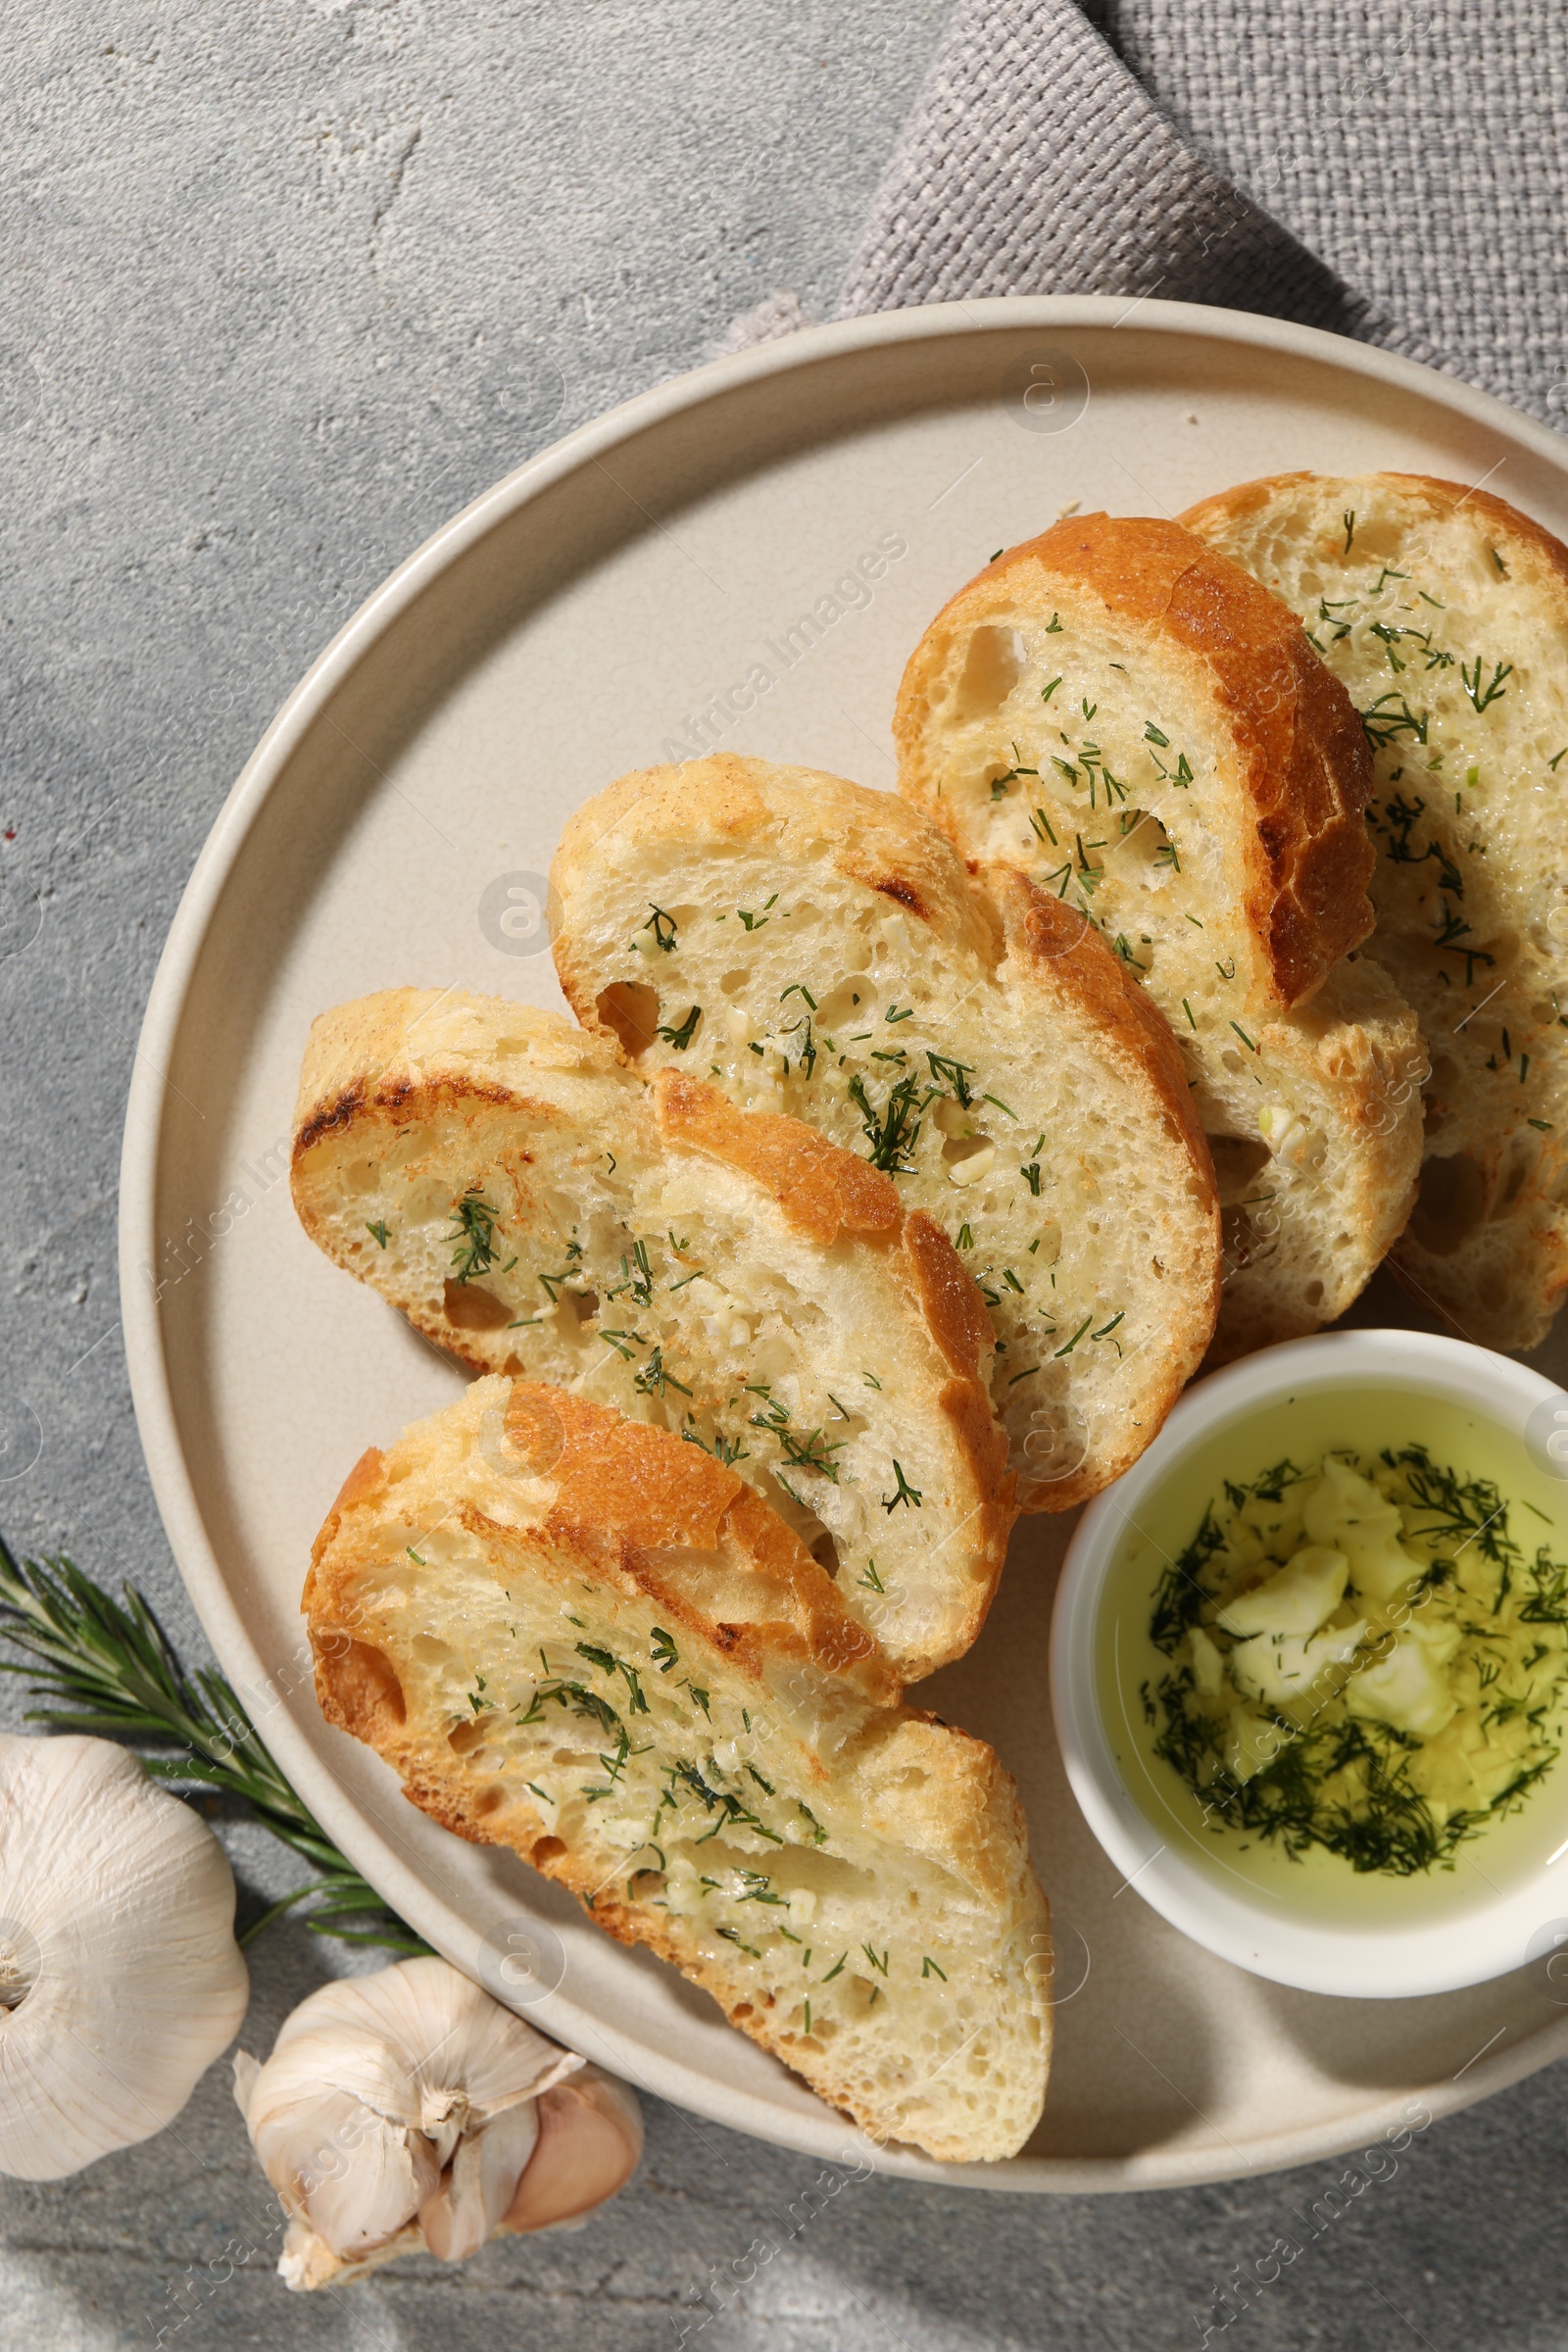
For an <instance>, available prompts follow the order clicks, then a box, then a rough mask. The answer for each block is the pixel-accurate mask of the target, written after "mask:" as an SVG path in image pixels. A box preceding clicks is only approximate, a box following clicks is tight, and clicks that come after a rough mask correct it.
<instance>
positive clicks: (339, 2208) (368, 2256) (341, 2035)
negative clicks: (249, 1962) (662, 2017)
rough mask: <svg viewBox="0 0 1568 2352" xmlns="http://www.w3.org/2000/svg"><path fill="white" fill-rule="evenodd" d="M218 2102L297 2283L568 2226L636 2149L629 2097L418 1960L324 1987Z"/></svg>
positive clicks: (459, 1981) (613, 2183)
mask: <svg viewBox="0 0 1568 2352" xmlns="http://www.w3.org/2000/svg"><path fill="white" fill-rule="evenodd" d="M234 2095H235V2097H236V2098H237V2099H238V2101H239V2105H240V2111H241V2113H242V2114H243V2115H244V2118H245V2125H246V2129H247V2130H248V2131H249V2132H250V2135H251V2142H252V2145H253V2146H254V2148H255V2150H256V2153H257V2155H258V2157H259V2158H260V2159H261V2163H262V2167H263V2170H264V2171H265V2172H266V2174H267V2177H268V2179H269V2180H270V2181H271V2183H272V2186H273V2187H274V2188H275V2189H276V2191H277V2193H278V2195H279V2197H280V2198H281V2199H282V2201H283V2204H284V2206H285V2208H286V2209H287V2212H288V2215H289V2227H288V2234H287V2236H286V2238H285V2240H284V2244H283V2251H282V2255H281V2258H280V2259H279V2262H278V2266H277V2267H278V2270H279V2273H280V2274H281V2276H282V2278H283V2279H284V2282H285V2283H286V2284H287V2285H289V2286H292V2287H299V2288H306V2287H316V2286H325V2285H328V2284H330V2283H333V2282H335V2281H340V2280H343V2279H345V2278H359V2277H363V2276H364V2274H365V2273H366V2272H367V2271H369V2270H372V2269H374V2268H375V2267H376V2266H377V2265H379V2264H381V2263H383V2262H390V2261H392V2260H393V2259H394V2258H395V2257H396V2256H398V2255H400V2254H412V2253H422V2252H426V2251H427V2252H429V2253H431V2254H436V2255H439V2256H440V2257H441V2258H442V2260H443V2261H447V2262H461V2261H463V2260H465V2259H466V2256H468V2255H469V2254H474V2253H477V2251H478V2249H479V2248H480V2246H482V2245H483V2244H484V2243H485V2240H486V2239H487V2238H489V2237H491V2236H493V2235H494V2234H495V2232H496V2231H497V2230H498V2229H504V2230H530V2229H549V2228H552V2227H555V2226H557V2225H560V2224H563V2223H569V2222H572V2221H575V2220H577V2219H578V2218H579V2217H581V2216H582V2215H584V2214H586V2213H587V2212H589V2210H590V2209H591V2208H592V2207H593V2206H595V2205H599V2204H602V2203H603V2202H604V2200H605V2199H606V2198H607V2197H612V2196H613V2195H614V2193H615V2191H616V2190H617V2189H618V2188H620V2187H621V2186H623V2184H624V2183H625V2182H626V2181H627V2180H629V2179H630V2178H631V2175H632V2173H633V2172H634V2171H635V2170H636V2167H637V2160H638V2157H639V2155H640V2154H641V2152H642V2119H641V2116H640V2115H639V2113H638V2109H637V2102H636V2100H635V2098H634V2097H633V2096H632V2094H631V2092H630V2091H629V2090H627V2089H625V2088H624V2086H623V2085H622V2084H620V2083H618V2082H613V2081H612V2079H611V2078H610V2077H609V2076H608V2075H603V2074H601V2073H600V2071H599V2069H598V2068H597V2067H593V2066H588V2065H586V2064H585V2063H584V2061H583V2060H582V2059H581V2058H578V2057H575V2056H574V2055H573V2054H572V2052H571V2051H569V2050H564V2049H561V2048H560V2047H559V2046H558V2045H557V2044H556V2043H555V2042H553V2041H547V2040H546V2039H545V2037H544V2035H543V2034H537V2033H535V2031H534V2029H533V2027H532V2026H530V2025H527V2024H525V2023H524V2021H523V2020H522V2019H521V2018H520V2017H517V2016H515V2015H514V2013H513V2012H512V2011H511V2010H510V2009H507V2008H504V2007H503V2006H502V2004H501V2003H500V2002H499V2001H496V2000H492V1998H491V1997H490V1995H489V1994H488V1993H487V1992H485V1991H483V1990H481V1988H480V1987H479V1986H478V1985H475V1984H473V1983H472V1982H471V1981H470V1980H469V1979H468V1978H467V1977H465V1976H464V1975H462V1974H461V1972H460V1971H459V1970H457V1969H455V1968H453V1967H451V1966H450V1965H449V1964H448V1963H447V1962H446V1961H445V1960H439V1959H435V1958H430V1959H421V1960H403V1961H399V1962H398V1963H397V1964H396V1966H394V1967H392V1968H385V1969H382V1970H380V1971H379V1972H378V1973H377V1974H376V1975H374V1976H371V1977H352V1978H347V1979H343V1980H340V1981H339V1982H338V1983H336V1984H332V1985H322V1986H321V1987H320V1988H319V1991H316V1992H313V1993H312V1994H311V1995H310V1997H309V1998H308V1999H307V2000H304V2001H302V2002H301V2003H300V2005H299V2007H298V2008H297V2009H296V2010H295V2011H294V2013H293V2015H292V2016H291V2017H289V2018H287V2019H286V2020H285V2021H284V2024H283V2027H282V2029H281V2031H280V2033H279V2034H278V2036H277V2040H276V2042H275V2043H274V2044H273V2048H272V2054H271V2056H270V2058H269V2059H268V2060H267V2062H266V2064H265V2065H259V2064H258V2063H257V2061H256V2060H255V2059H254V2058H250V2057H246V2056H245V2055H243V2054H241V2055H240V2056H238V2057H236V2059H235V2061H234Z"/></svg>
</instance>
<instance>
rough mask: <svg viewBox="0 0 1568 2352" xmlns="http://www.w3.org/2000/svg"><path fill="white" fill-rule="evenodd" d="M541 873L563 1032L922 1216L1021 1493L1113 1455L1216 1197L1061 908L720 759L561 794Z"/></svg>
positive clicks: (1085, 1479) (1136, 1006)
mask: <svg viewBox="0 0 1568 2352" xmlns="http://www.w3.org/2000/svg"><path fill="white" fill-rule="evenodd" d="M552 881H553V884H554V895H555V898H556V900H557V903H558V907H559V919H558V923H557V928H556V939H555V950H556V962H557V968H558V970H559V972H560V975H561V982H562V986H563V988H564V991H565V994H566V998H567V1001H568V1002H569V1003H570V1005H571V1006H572V1008H573V1010H574V1011H575V1012H576V1014H577V1016H578V1018H579V1020H581V1021H582V1022H583V1023H584V1024H585V1025H586V1026H588V1027H589V1028H592V1029H595V1030H597V1031H598V1033H599V1034H600V1035H602V1036H605V1037H607V1038H609V1037H613V1038H615V1039H618V1040H619V1042H620V1044H621V1046H622V1047H623V1049H624V1051H625V1053H626V1054H627V1056H628V1058H629V1059H630V1060H631V1062H632V1063H633V1066H634V1067H636V1068H637V1069H638V1070H639V1071H643V1072H648V1073H651V1072H653V1071H655V1070H658V1069H660V1068H667V1069H674V1070H679V1071H682V1072H690V1073H692V1074H693V1075H696V1076H699V1077H701V1078H704V1079H707V1080H709V1081H711V1084H712V1085H713V1086H714V1087H716V1088H721V1089H722V1090H723V1092H724V1093H725V1094H726V1095H727V1096H728V1097H729V1098H730V1100H731V1101H732V1102H734V1103H739V1104H741V1105H742V1106H744V1107H746V1108H748V1109H752V1110H759V1109H765V1110H768V1111H786V1112H789V1113H792V1114H793V1115H794V1116H795V1117H797V1118H800V1119H806V1120H809V1121H810V1122H811V1124H812V1125H813V1126H814V1127H817V1128H820V1129H821V1131H822V1133H823V1134H824V1135H827V1136H830V1137H832V1138H833V1140H834V1142H835V1143H837V1144H839V1145H841V1146H843V1147H844V1148H845V1150H847V1151H848V1152H852V1153H854V1154H855V1155H857V1157H858V1159H859V1160H860V1161H861V1163H862V1164H863V1163H864V1162H866V1161H867V1160H869V1161H870V1162H872V1163H873V1164H874V1165H875V1166H876V1167H878V1168H882V1169H886V1170H887V1171H888V1173H889V1174H890V1175H891V1177H892V1179H893V1181H894V1183H895V1184H896V1185H897V1187H898V1193H899V1198H900V1200H901V1201H903V1202H904V1204H905V1206H906V1208H910V1209H916V1208H917V1209H921V1210H924V1211H926V1212H927V1213H928V1214H929V1215H930V1216H931V1217H932V1218H933V1219H934V1220H935V1221H936V1222H937V1223H938V1224H940V1225H941V1226H942V1227H943V1228H944V1229H945V1231H946V1232H947V1233H948V1235H949V1236H950V1237H951V1239H952V1240H953V1241H954V1243H955V1245H956V1250H957V1251H958V1254H959V1255H960V1256H961V1257H962V1259H963V1263H964V1264H965V1265H966V1266H967V1267H968V1268H969V1269H970V1271H971V1272H972V1273H973V1275H974V1277H975V1279H976V1281H977V1282H978V1283H979V1285H980V1288H981V1291H982V1294H983V1296H984V1298H985V1299H986V1302H987V1305H988V1307H989V1309H990V1313H991V1318H992V1322H993V1324H994V1326H995V1329H996V1334H997V1341H998V1348H997V1352H996V1356H995V1359H994V1364H993V1370H992V1396H993V1400H994V1402H995V1405H996V1409H997V1413H998V1415H999V1417H1000V1419H1001V1420H1002V1422H1003V1425H1004V1427H1005V1430H1006V1432H1007V1436H1008V1439H1009V1443H1010V1458H1011V1462H1012V1466H1013V1468H1014V1469H1015V1470H1016V1472H1017V1474H1018V1478H1019V1484H1020V1494H1021V1498H1022V1500H1023V1503H1024V1507H1025V1508H1034V1509H1040V1508H1045V1509H1050V1510H1064V1509H1066V1508H1068V1507H1069V1506H1071V1505H1072V1504H1075V1503H1078V1502H1081V1501H1083V1500H1085V1499H1086V1498H1087V1497H1088V1496H1089V1495H1094V1494H1097V1493H1098V1492H1099V1491H1100V1490H1101V1489H1102V1488H1103V1487H1104V1486H1106V1485H1108V1484H1109V1482H1110V1480H1111V1479H1113V1478H1115V1477H1116V1476H1117V1475H1118V1474H1119V1473H1120V1472H1121V1471H1122V1470H1124V1469H1126V1468H1127V1467H1128V1465H1129V1464H1130V1463H1131V1462H1132V1461H1134V1460H1136V1458H1137V1456H1138V1455H1139V1453H1141V1452H1142V1450H1143V1448H1144V1447H1145V1446H1147V1445H1148V1444H1149V1442H1150V1440H1151V1439H1152V1437H1153V1436H1154V1434H1155V1432H1156V1431H1157V1430H1158V1428H1159V1426H1160V1423H1161V1421H1162V1420H1163V1419H1164V1417H1165V1414H1166V1413H1167V1412H1168V1410H1169V1409H1170V1406H1171V1404H1172V1403H1173V1402H1174V1400H1175V1398H1176V1397H1177V1396H1178V1395H1179V1394H1180V1392H1181V1389H1182V1387H1183V1385H1184V1384H1185V1382H1186V1381H1187V1380H1188V1379H1189V1378H1190V1377H1191V1375H1192V1374H1193V1372H1194V1371H1196V1369H1197V1367H1198V1365H1199V1363H1200V1362H1201V1358H1202V1355H1203V1352H1204V1349H1205V1348H1207V1346H1208V1342H1209V1339H1210V1337H1211V1334H1212V1331H1213V1323H1214V1315H1215V1312H1216V1309H1217V1306H1218V1300H1219V1215H1218V1204H1217V1201H1216V1197H1215V1193H1214V1187H1213V1178H1212V1173H1211V1170H1210V1166H1209V1161H1208V1152H1207V1150H1206V1147H1205V1145H1204V1143H1203V1139H1202V1134H1201V1129H1200V1126H1199V1122H1198V1119H1197V1116H1196V1113H1195V1111H1194V1109H1193V1106H1192V1097H1191V1094H1190V1092H1189V1089H1188V1086H1187V1078H1186V1072H1185V1070H1184V1069H1183V1067H1182V1061H1181V1056H1180V1054H1179V1052H1178V1051H1177V1049H1176V1046H1175V1044H1174V1042H1173V1040H1172V1038H1171V1034H1170V1031H1169V1028H1168V1026H1167V1025H1166V1023H1165V1021H1164V1020H1163V1019H1162V1017H1161V1016H1160V1014H1159V1012H1158V1011H1157V1009H1156V1008H1155V1006H1154V1005H1153V1004H1152V1002H1151V1000H1150V998H1149V997H1148V995H1147V994H1146V993H1145V992H1144V991H1143V990H1142V989H1141V988H1139V986H1138V985H1137V982H1136V979H1135V977H1134V975H1133V974H1132V973H1131V971H1130V970H1129V969H1128V967H1127V966H1126V965H1125V964H1124V963H1122V962H1120V961H1119V960H1118V958H1117V957H1116V956H1114V955H1113V953H1112V952H1111V950H1110V949H1109V948H1108V947H1107V946H1106V944H1105V943H1104V941H1103V940H1102V939H1101V937H1100V935H1099V933H1098V932H1096V931H1095V930H1094V929H1093V928H1092V926H1090V925H1089V924H1087V923H1086V922H1085V921H1084V919H1083V917H1082V916H1081V915H1080V914H1078V913H1077V912H1075V911H1074V910H1073V909H1071V908H1069V907H1063V906H1062V905H1061V904H1060V903H1059V901H1057V900H1056V899H1054V898H1053V897H1049V896H1047V895H1045V894H1043V893H1041V892H1039V891H1038V890H1036V889H1035V888H1033V886H1032V885H1031V884H1029V883H1028V882H1026V881H1024V880H1023V879H1022V878H1021V877H1020V876H1019V875H1017V874H1016V873H1014V872H1013V871H1012V870H1011V868H1010V867H1007V866H1000V867H997V868H995V869H992V870H990V871H988V872H985V873H982V875H981V876H980V877H979V878H978V884H977V885H976V884H971V881H970V879H969V877H968V876H967V875H966V874H965V872H964V868H963V863H962V860H961V859H960V858H958V857H957V856H956V853H955V851H954V850H953V848H952V845H951V844H950V843H949V842H948V840H947V839H946V837H945V836H944V835H943V834H941V833H940V832H938V831H937V829H936V828H935V827H934V826H932V825H930V824H928V823H926V822H925V821H924V820H923V819H922V818H921V817H920V816H918V815H917V814H916V813H915V812H914V810H912V809H910V808H908V807H907V805H906V804H905V803H904V802H903V801H901V800H899V799H898V798H897V797H896V796H895V795H893V794H890V793H886V792H870V791H867V790H866V789H865V787H864V786H863V785H858V784H851V783H846V782H845V781H844V780H843V779H842V778H840V777H837V776H829V775H822V774H818V773H816V772H815V771H813V770H811V769H808V768H793V767H781V766H776V765H773V764H771V763H769V762H768V761H765V760H747V759H740V758H735V757H732V756H729V755H721V756H719V757H716V758H712V759H707V760H694V761H691V762H689V763H687V764H686V765H684V766H680V767H662V768H653V769H650V770H648V771H646V772H644V773H641V774H637V775H629V776H624V777H622V778H621V779H620V781H619V782H618V783H616V784H613V785H612V786H611V787H610V789H609V790H608V791H606V792H602V793H600V794H599V795H598V797H597V798H596V799H594V800H591V801H589V802H587V803H585V805H584V806H583V807H582V808H581V809H578V810H577V811H576V813H575V814H574V815H573V816H572V817H571V818H570V819H569V821H568V823H567V824H566V827H565V829H564V833H563V835H562V840H561V846H560V849H559V850H558V852H557V856H556V860H555V865H554V868H553V872H552Z"/></svg>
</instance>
